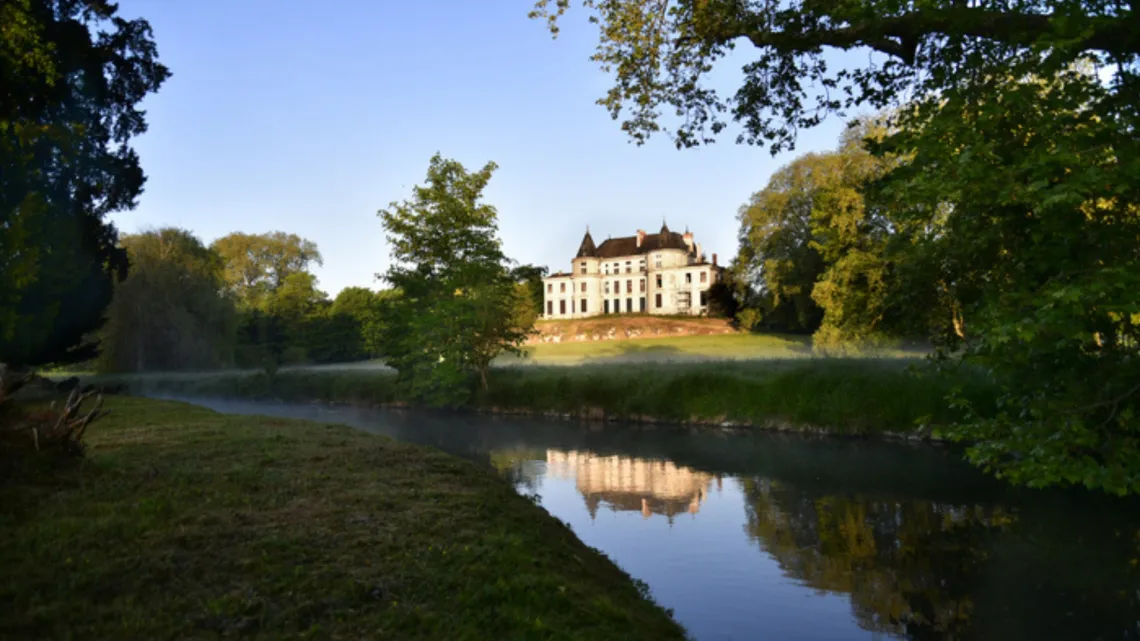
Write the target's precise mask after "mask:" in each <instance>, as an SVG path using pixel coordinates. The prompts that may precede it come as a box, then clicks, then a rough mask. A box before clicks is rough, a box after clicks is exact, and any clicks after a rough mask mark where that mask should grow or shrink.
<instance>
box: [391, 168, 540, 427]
mask: <svg viewBox="0 0 1140 641" xmlns="http://www.w3.org/2000/svg"><path fill="white" fill-rule="evenodd" d="M495 169H496V165H495V163H493V162H491V163H487V164H486V165H485V166H484V167H483V168H482V169H480V170H479V171H475V172H469V171H468V170H467V169H466V168H465V167H464V166H463V165H462V164H460V163H459V162H457V161H455V160H448V159H445V158H443V157H442V156H440V155H439V154H436V155H435V156H433V157H432V159H431V162H430V164H429V166H428V173H427V181H426V183H425V184H424V185H420V186H416V187H415V188H414V190H413V195H412V198H411V199H409V200H406V201H403V202H393V203H392V204H391V205H389V207H388V209H384V210H381V211H380V213H379V215H380V217H381V219H382V220H383V223H384V229H385V231H386V232H387V237H388V242H389V243H390V244H391V246H392V258H393V263H392V266H391V267H390V268H389V269H388V272H387V273H386V274H385V275H384V278H385V279H386V280H387V281H388V282H389V283H390V284H391V285H393V286H394V287H396V288H398V289H399V290H400V292H401V295H400V297H399V298H397V299H395V300H394V301H393V303H392V306H391V310H392V315H391V322H390V327H391V336H392V338H391V344H390V346H389V347H388V349H387V350H386V353H387V355H388V362H389V363H390V364H391V365H392V366H393V367H395V368H396V370H397V371H398V372H399V376H400V379H401V382H402V383H403V384H404V385H406V386H407V387H408V389H409V390H410V391H411V393H412V395H413V397H415V398H419V399H421V400H424V401H426V402H429V403H432V404H437V405H460V404H462V403H463V402H465V401H466V399H467V397H468V395H469V394H470V386H469V384H468V383H469V377H470V376H472V375H478V376H479V377H480V379H481V382H482V384H483V386H484V387H486V371H487V368H488V367H489V366H490V363H491V360H492V359H494V358H495V356H497V355H498V354H499V353H501V352H503V351H508V352H518V351H519V345H520V344H521V343H522V341H523V340H524V339H525V337H526V335H527V329H524V328H523V327H520V326H519V325H518V323H517V320H516V318H517V314H516V312H517V309H518V307H519V300H518V298H519V297H520V296H524V297H525V296H526V293H525V291H523V292H521V293H520V290H519V289H517V288H516V283H515V280H514V277H513V276H512V274H511V273H510V271H509V270H508V262H509V261H508V260H507V258H506V256H504V255H503V252H502V249H501V246H500V242H499V239H498V237H497V222H496V217H497V212H496V210H495V208H494V207H493V206H491V205H489V204H487V203H484V202H482V197H483V190H484V189H485V188H486V186H487V183H488V182H489V181H490V179H491V175H492V174H493V173H494V171H495Z"/></svg>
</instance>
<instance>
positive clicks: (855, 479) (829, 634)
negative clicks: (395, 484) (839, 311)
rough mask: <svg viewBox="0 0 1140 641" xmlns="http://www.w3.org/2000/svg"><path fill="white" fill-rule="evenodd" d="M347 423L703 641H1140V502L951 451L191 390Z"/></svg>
mask: <svg viewBox="0 0 1140 641" xmlns="http://www.w3.org/2000/svg"><path fill="white" fill-rule="evenodd" d="M187 400H191V402H195V403H198V404H200V405H205V406H208V407H211V408H214V409H217V410H219V411H223V412H232V413H244V414H266V415H272V416H287V417H295V418H304V419H310V420H317V421H324V422H335V423H345V424H348V425H352V426H354V427H358V428H361V429H364V430H368V431H372V432H378V433H381V434H386V435H389V436H392V437H394V438H397V439H400V440H404V441H410V442H415V443H421V444H426V445H432V446H435V447H437V448H439V449H442V450H445V451H448V452H451V453H454V454H458V455H461V456H464V457H466V458H470V459H474V460H476V461H479V462H481V463H483V464H486V465H489V466H492V467H494V468H496V469H498V470H499V471H500V472H501V473H503V474H505V475H507V476H508V477H509V478H510V479H511V480H512V481H513V482H514V483H515V484H516V486H517V487H518V488H519V491H520V492H524V493H527V494H537V495H538V496H539V497H540V500H541V504H542V506H543V507H545V508H546V509H547V510H548V511H549V512H550V513H551V514H553V515H554V516H556V517H558V518H559V519H562V520H563V521H565V522H566V523H568V524H569V525H570V526H571V527H572V528H573V529H574V531H575V532H576V533H577V534H578V536H579V537H580V538H581V539H582V540H583V541H585V542H586V543H587V544H589V545H591V546H594V547H596V548H598V549H600V550H602V551H603V552H605V553H606V554H607V555H608V556H609V557H610V558H611V559H613V560H614V561H616V562H617V563H618V564H619V565H621V566H622V568H624V569H625V570H626V571H627V572H629V573H630V574H632V575H633V576H634V577H636V578H638V579H641V580H643V581H645V582H646V583H647V584H648V585H649V587H650V588H651V590H652V592H653V596H654V597H655V598H656V599H657V601H658V602H659V603H661V604H662V605H664V606H665V607H668V608H672V609H673V611H674V613H675V616H676V617H677V619H678V620H679V621H680V622H681V623H682V624H683V625H684V626H685V627H686V628H687V629H688V630H689V632H690V633H691V634H692V636H693V637H694V638H695V639H697V640H699V641H727V640H733V641H744V640H748V639H765V640H795V639H812V640H816V639H820V640H824V639H827V640H831V639H834V640H847V639H893V638H897V639H916V640H917V639H962V640H965V639H997V640H1005V641H1008V640H1014V639H1033V640H1038V639H1041V640H1052V639H1058V640H1062V639H1064V640H1067V639H1074V640H1088V641H1092V640H1107V639H1140V505H1138V503H1137V502H1135V501H1122V500H1114V499H1108V498H1105V497H1102V496H1099V495H1096V496H1094V495H1089V494H1086V493H1082V492H1028V491H1014V490H1010V489H1008V488H1005V487H1003V486H1001V485H999V484H997V483H996V482H993V481H991V480H989V479H988V478H986V477H984V476H982V475H980V474H979V473H977V472H976V471H975V470H973V469H971V468H969V467H967V466H965V465H964V464H962V463H961V462H960V461H959V460H958V458H957V457H956V456H955V455H954V454H953V453H950V452H948V451H946V450H944V449H940V448H935V447H930V446H918V445H909V444H900V443H884V442H872V441H861V440H837V439H818V438H817V439H811V438H803V437H798V436H785V435H771V434H762V435H750V436H727V435H720V434H710V433H707V432H706V433H689V432H685V431H676V430H667V429H658V430H653V431H639V430H637V429H636V428H632V427H623V426H618V425H614V424H608V425H606V426H605V427H604V428H603V427H593V428H590V427H584V426H581V425H578V424H576V423H570V422H557V421H543V420H532V419H507V418H493V417H456V416H440V415H434V414H418V413H402V412H393V411H385V410H369V409H358V408H330V407H323V406H316V405H303V404H281V403H265V402H246V401H231V400H205V399H187Z"/></svg>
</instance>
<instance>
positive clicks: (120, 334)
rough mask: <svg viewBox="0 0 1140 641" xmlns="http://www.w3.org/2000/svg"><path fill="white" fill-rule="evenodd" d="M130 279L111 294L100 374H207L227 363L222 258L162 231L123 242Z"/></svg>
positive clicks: (228, 309) (230, 322)
mask: <svg viewBox="0 0 1140 641" xmlns="http://www.w3.org/2000/svg"><path fill="white" fill-rule="evenodd" d="M121 242H122V246H123V247H124V248H125V249H126V251H127V255H128V257H129V258H130V261H131V272H130V275H129V277H128V278H127V279H126V280H125V281H123V282H121V283H119V284H118V285H117V286H116V287H115V295H114V298H113V299H112V300H111V305H110V307H108V309H107V324H106V325H105V326H104V328H103V331H102V334H101V345H102V354H101V355H100V357H99V360H98V362H97V364H96V366H97V368H98V370H100V371H113V372H131V371H134V372H143V371H148V370H177V369H211V368H216V367H222V366H226V365H229V364H230V363H231V362H232V361H233V348H234V345H233V341H234V332H235V330H236V321H237V319H236V310H235V309H234V305H233V302H232V301H231V300H230V299H229V298H227V297H226V296H225V295H224V293H223V283H222V269H223V264H222V259H221V257H220V256H218V255H217V254H216V253H214V252H213V251H211V250H210V249H208V248H206V247H205V246H204V245H203V244H202V242H201V241H199V240H198V239H197V238H196V237H194V235H193V234H191V233H190V232H188V231H185V230H182V229H176V228H165V229H160V230H156V231H149V232H144V233H140V234H132V235H128V236H124V237H123V238H122V241H121Z"/></svg>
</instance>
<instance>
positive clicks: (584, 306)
mask: <svg viewBox="0 0 1140 641" xmlns="http://www.w3.org/2000/svg"><path fill="white" fill-rule="evenodd" d="M701 293H702V294H703V293H704V292H701ZM582 313H583V314H585V313H586V299H585V298H583V299H582Z"/></svg>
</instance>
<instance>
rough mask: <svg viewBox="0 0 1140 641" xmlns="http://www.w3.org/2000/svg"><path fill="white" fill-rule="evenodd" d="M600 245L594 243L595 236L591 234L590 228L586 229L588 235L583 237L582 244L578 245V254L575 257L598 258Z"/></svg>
mask: <svg viewBox="0 0 1140 641" xmlns="http://www.w3.org/2000/svg"><path fill="white" fill-rule="evenodd" d="M597 257H598V247H597V245H595V244H594V238H593V236H590V230H589V228H587V229H586V235H585V236H584V237H583V238H582V244H581V245H579V246H578V254H577V255H576V256H574V258H597Z"/></svg>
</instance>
